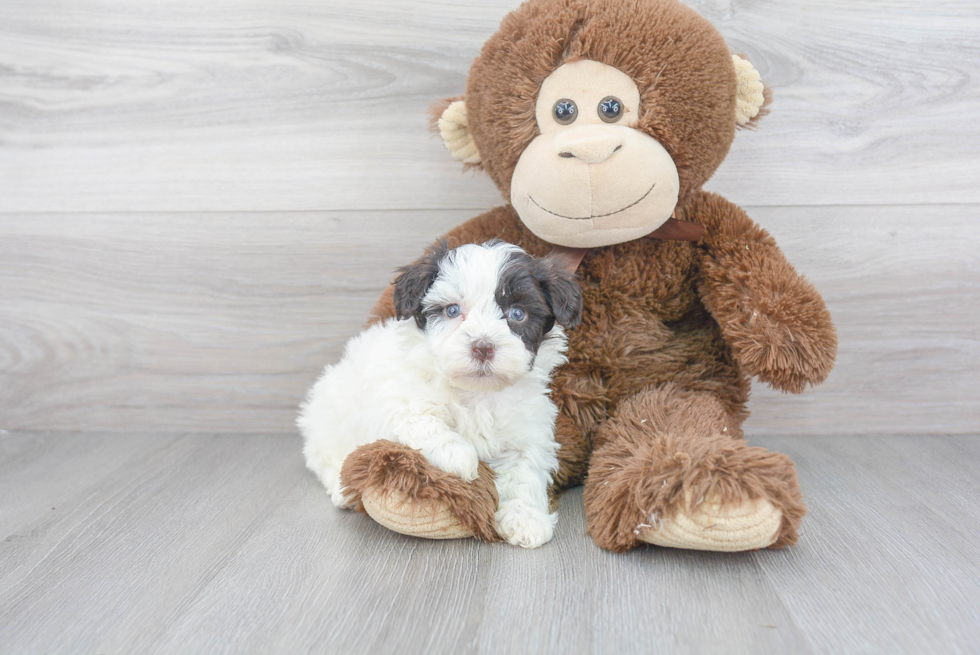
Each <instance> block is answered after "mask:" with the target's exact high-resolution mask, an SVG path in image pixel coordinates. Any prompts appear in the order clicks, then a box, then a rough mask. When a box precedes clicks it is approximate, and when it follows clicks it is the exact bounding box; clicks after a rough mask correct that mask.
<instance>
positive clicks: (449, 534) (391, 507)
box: [361, 491, 473, 539]
mask: <svg viewBox="0 0 980 655" xmlns="http://www.w3.org/2000/svg"><path fill="white" fill-rule="evenodd" d="M361 503H362V504H363V505H364V511H365V512H367V515H368V516H370V517H371V518H372V519H374V520H375V521H376V522H378V523H380V524H381V525H383V526H384V527H386V528H388V529H389V530H393V531H395V532H398V533H401V534H407V535H409V536H411V537H423V538H425V539H462V538H464V537H472V536H473V532H471V531H470V530H468V529H466V528H465V527H463V525H462V524H461V523H460V522H459V519H457V518H456V517H455V516H454V515H453V513H452V512H450V511H449V508H448V507H438V506H428V507H427V506H425V505H420V504H418V503H413V502H411V501H409V499H408V498H405V497H394V494H392V493H388V494H384V495H382V494H376V493H373V492H370V491H366V492H365V493H364V494H363V495H362V496H361Z"/></svg>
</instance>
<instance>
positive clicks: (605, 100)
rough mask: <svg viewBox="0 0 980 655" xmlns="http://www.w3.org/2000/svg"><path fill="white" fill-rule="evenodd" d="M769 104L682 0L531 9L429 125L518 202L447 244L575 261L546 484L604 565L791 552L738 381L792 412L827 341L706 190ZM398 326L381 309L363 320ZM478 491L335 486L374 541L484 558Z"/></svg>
mask: <svg viewBox="0 0 980 655" xmlns="http://www.w3.org/2000/svg"><path fill="white" fill-rule="evenodd" d="M767 98H768V94H767V93H766V92H765V91H764V87H763V85H762V83H761V82H760V81H759V75H758V73H757V72H756V71H755V69H754V68H752V66H751V64H749V63H748V62H747V61H745V60H744V59H741V58H739V57H737V56H733V55H732V54H731V53H730V52H729V50H728V48H727V47H726V45H725V43H724V41H723V40H722V38H721V36H720V34H719V33H718V32H717V31H716V30H715V29H714V28H713V27H712V26H711V25H710V24H709V23H708V22H707V21H706V20H705V19H703V18H702V17H700V16H699V15H697V14H696V13H695V12H694V11H692V10H690V9H689V8H687V7H685V6H684V5H682V4H680V3H679V2H677V1H676V0H602V1H598V0H529V1H528V2H526V3H525V4H523V5H521V7H520V8H518V9H517V10H515V11H514V12H512V13H511V14H510V15H508V16H507V17H506V18H505V19H504V20H503V23H502V24H501V27H500V31H498V32H497V33H496V34H495V35H494V36H493V37H491V38H490V40H489V41H487V43H486V44H485V45H484V47H483V51H482V52H481V54H480V56H479V58H478V59H477V60H476V61H475V62H474V63H473V66H472V68H471V70H470V75H469V78H468V81H467V89H466V96H465V99H463V98H457V99H453V100H452V101H446V102H445V103H443V104H442V105H441V106H440V107H439V109H438V113H439V116H438V127H439V130H440V132H441V134H442V137H443V139H444V141H445V143H446V146H447V147H448V148H449V149H450V151H451V152H452V153H453V155H454V156H456V158H458V159H460V160H462V161H463V162H464V163H465V164H466V165H467V166H471V167H476V168H480V169H482V170H484V171H486V172H487V173H488V174H489V175H490V177H491V178H492V179H493V180H494V182H495V183H496V184H497V186H498V187H499V189H500V190H501V192H502V193H503V195H504V197H505V198H508V199H509V200H510V204H507V205H505V206H503V207H498V208H496V209H492V210H490V211H489V212H487V213H485V214H483V215H480V216H477V217H476V218H474V219H472V220H470V221H468V222H466V223H464V224H463V225H460V226H459V227H457V228H455V229H454V230H452V231H451V232H450V233H449V234H448V235H446V236H445V238H447V239H448V241H449V243H450V245H452V246H456V245H458V244H462V243H468V242H482V241H486V240H488V239H490V238H494V237H496V238H500V239H504V240H506V241H510V242H513V243H516V244H518V245H520V246H521V247H523V248H525V249H526V250H527V251H528V252H530V253H532V254H534V255H545V254H547V253H548V252H550V251H552V250H553V249H554V247H555V245H558V246H566V247H573V248H580V249H585V248H587V249H588V250H587V251H582V253H584V257H583V258H582V260H581V263H580V264H579V265H578V269H577V270H578V274H579V276H580V278H581V282H582V286H583V291H584V298H585V310H584V313H583V317H582V323H581V325H580V326H579V327H578V328H576V329H575V330H572V331H571V332H570V333H569V352H568V355H569V363H568V364H567V365H566V366H565V367H564V368H562V369H561V370H560V371H559V372H558V374H557V375H556V377H555V380H554V384H553V388H554V398H555V401H556V403H557V404H558V407H559V408H560V415H559V418H558V423H557V429H556V437H557V439H558V441H559V442H560V443H561V446H562V447H561V450H560V452H559V457H560V460H561V468H560V470H559V471H558V474H557V476H556V480H555V483H556V490H560V489H562V488H565V487H568V486H570V485H574V484H579V483H583V482H584V484H585V511H586V516H587V521H588V529H589V533H590V534H591V535H592V538H593V539H594V540H595V543H596V544H598V545H599V546H601V547H602V548H607V549H610V550H615V551H624V550H628V549H630V548H632V547H634V546H636V545H637V544H638V543H640V542H648V543H653V544H659V545H662V546H673V547H680V548H697V549H705V550H724V551H737V550H749V549H754V548H763V547H768V546H776V547H780V546H786V545H791V544H793V543H795V542H796V540H797V528H798V527H799V525H800V521H801V519H802V517H803V515H804V513H805V511H806V510H805V507H804V505H803V500H802V495H801V493H800V489H799V485H798V483H797V480H796V473H795V470H794V468H793V463H792V462H791V461H790V460H789V458H788V457H786V456H785V455H782V454H778V453H772V452H769V451H766V450H764V449H762V448H754V447H750V446H748V445H746V443H745V441H744V440H743V436H742V428H741V425H742V422H743V421H744V419H745V418H746V416H747V415H748V412H747V411H746V408H745V405H746V401H747V400H748V396H749V377H750V376H755V377H757V378H758V379H759V380H762V381H763V382H766V383H768V384H770V385H771V386H773V387H775V388H777V389H781V390H785V391H791V392H794V393H798V392H801V391H803V389H804V387H806V385H808V384H810V385H814V384H818V383H819V382H821V381H823V380H824V379H825V378H826V377H827V374H828V372H829V371H830V369H831V367H832V365H833V362H834V358H835V355H836V350H837V339H836V334H835V330H834V326H833V323H832V322H831V319H830V314H829V313H828V311H827V309H826V307H825V305H824V302H823V300H822V299H821V297H820V295H819V293H818V292H817V291H816V289H814V287H813V286H812V285H811V284H810V283H809V282H807V281H806V280H805V279H804V278H803V277H801V276H800V275H799V274H797V272H796V271H795V270H794V269H793V267H792V266H791V265H790V263H789V262H788V261H787V260H786V258H785V257H784V256H783V254H782V252H780V250H779V247H778V246H777V245H776V242H775V241H774V240H773V238H772V237H771V236H769V234H767V233H766V232H765V231H764V230H763V229H762V228H760V227H759V226H758V225H756V224H755V223H754V222H753V221H752V220H751V219H750V218H749V217H748V216H747V215H746V214H745V213H744V212H743V211H742V210H741V209H740V208H739V207H737V206H735V205H733V204H732V203H730V202H728V201H727V200H725V199H724V198H722V197H720V196H717V195H714V194H711V193H707V192H705V191H703V190H702V188H701V187H702V185H703V184H704V183H705V182H706V181H707V180H708V178H709V177H710V176H711V175H712V174H713V173H714V171H715V169H717V168H718V166H719V165H720V164H721V162H722V160H723V159H724V158H725V155H726V154H727V152H728V149H729V147H730V145H731V143H732V139H733V138H734V136H735V129H736V127H737V126H742V125H748V124H751V123H753V122H754V121H755V120H757V119H758V118H759V117H761V116H762V115H763V114H764V113H765V110H764V109H763V107H764V105H765V104H767ZM672 214H673V215H675V216H676V218H677V219H679V220H680V221H684V222H687V223H684V222H682V223H676V222H674V223H668V221H669V220H670V219H671V216H672ZM690 223H694V224H697V227H698V230H697V233H700V231H701V229H702V227H703V236H701V237H700V239H699V240H696V241H688V240H670V239H669V236H670V235H671V232H670V230H668V229H667V228H666V226H669V225H675V226H678V225H679V226H684V225H689V224H690ZM680 232H682V233H683V232H684V230H680ZM651 233H653V234H652V237H653V238H651ZM675 233H676V230H675ZM657 237H660V238H657ZM695 238H696V237H695ZM582 253H580V254H579V256H581V255H582ZM393 315H394V311H393V308H392V304H391V293H390V289H389V290H388V292H386V293H385V294H384V295H383V296H382V298H381V299H380V300H379V301H378V304H377V306H376V307H375V310H374V316H373V318H374V320H379V319H381V318H385V317H389V316H393ZM490 476H491V472H490V471H489V469H487V468H486V467H484V475H483V476H482V477H481V479H479V480H477V481H476V482H474V483H473V484H466V483H464V482H462V480H460V479H458V478H454V476H451V475H448V474H446V473H443V472H442V471H439V470H437V469H435V468H434V467H432V466H430V465H429V464H428V463H427V462H426V461H425V459H424V458H423V457H422V456H421V455H420V454H419V453H417V452H415V451H412V450H410V449H407V448H405V447H402V446H398V445H395V444H393V443H390V442H378V443H375V444H371V445H370V446H366V447H364V448H362V449H361V450H359V451H357V452H355V453H354V454H353V455H351V456H350V457H349V458H348V460H347V462H346V464H345V466H344V471H343V481H344V484H345V485H346V486H347V488H348V491H349V493H351V494H353V495H354V496H355V497H356V498H357V499H358V500H359V501H360V502H361V507H363V508H364V509H365V510H366V511H367V512H368V513H369V514H370V515H371V516H372V517H373V518H374V519H375V520H377V521H378V522H380V523H382V524H383V525H386V526H388V527H390V528H392V529H394V530H398V531H400V532H404V533H407V534H415V535H419V536H427V537H432V538H446V537H459V536H476V537H479V538H482V539H485V540H493V539H494V538H496V534H495V532H494V529H493V514H494V507H495V504H496V497H495V492H494V488H493V483H492V482H491V481H490V480H491V478H490ZM559 538H560V535H559Z"/></svg>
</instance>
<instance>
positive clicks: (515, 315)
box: [507, 307, 527, 323]
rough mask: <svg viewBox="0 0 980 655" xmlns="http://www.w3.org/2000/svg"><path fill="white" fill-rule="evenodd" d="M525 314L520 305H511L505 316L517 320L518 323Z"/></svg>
mask: <svg viewBox="0 0 980 655" xmlns="http://www.w3.org/2000/svg"><path fill="white" fill-rule="evenodd" d="M526 316H527V314H525V313H524V310H523V309H521V308H520V307H511V308H510V311H509V312H507V318H509V319H510V320H512V321H517V322H518V323H520V322H521V321H523V320H524V318H525V317H526Z"/></svg>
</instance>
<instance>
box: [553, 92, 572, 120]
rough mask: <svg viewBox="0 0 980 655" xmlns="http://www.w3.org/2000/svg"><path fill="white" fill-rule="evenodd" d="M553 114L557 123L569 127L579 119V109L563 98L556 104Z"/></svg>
mask: <svg viewBox="0 0 980 655" xmlns="http://www.w3.org/2000/svg"><path fill="white" fill-rule="evenodd" d="M553 113H554V115H555V121H557V122H559V123H561V124H562V125H568V124H569V123H571V122H573V121H574V120H575V119H576V118H577V117H578V107H576V106H575V103H574V102H573V101H571V100H569V99H568V98H562V99H561V100H559V101H558V102H556V103H555V109H554V111H553Z"/></svg>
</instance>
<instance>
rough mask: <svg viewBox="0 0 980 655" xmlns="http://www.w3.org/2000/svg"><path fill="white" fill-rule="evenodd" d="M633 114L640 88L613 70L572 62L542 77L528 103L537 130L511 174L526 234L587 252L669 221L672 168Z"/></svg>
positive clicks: (674, 186)
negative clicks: (533, 101) (532, 101)
mask: <svg viewBox="0 0 980 655" xmlns="http://www.w3.org/2000/svg"><path fill="white" fill-rule="evenodd" d="M639 112H640V92H639V89H638V88H637V86H636V84H635V83H634V82H633V80H632V79H631V78H630V77H629V76H628V75H626V74H625V73H623V72H621V71H619V70H617V69H616V68H613V67H612V66H607V65H606V64H601V63H599V62H596V61H592V60H580V61H576V62H574V63H570V64H564V65H563V66H560V67H559V68H557V69H556V70H555V71H554V72H553V73H551V75H549V76H548V77H547V79H545V81H544V83H543V84H542V85H541V90H540V92H539V93H538V98H537V101H536V104H535V119H536V121H537V125H538V129H539V130H540V134H539V135H538V136H537V137H535V138H534V140H533V141H531V143H530V144H529V145H528V146H527V148H526V149H525V150H524V151H523V152H522V153H521V156H520V158H519V160H518V162H517V166H516V167H515V168H514V174H513V176H512V178H511V193H510V197H511V203H512V204H513V206H514V208H515V209H516V210H517V213H518V214H519V215H520V217H521V220H522V221H523V222H524V224H525V225H526V226H527V227H528V229H530V230H531V231H532V232H533V233H534V234H535V235H537V236H538V237H540V238H541V239H544V240H545V241H548V242H550V243H555V244H558V245H562V246H570V247H574V248H590V247H596V246H606V245H610V244H613V243H620V242H623V241H629V240H631V239H636V238H639V237H642V236H644V235H646V234H649V233H650V232H652V231H654V230H655V229H657V228H658V227H660V226H661V225H662V224H663V223H664V222H665V221H666V220H667V219H668V218H670V215H671V213H672V212H673V211H674V207H675V206H676V205H677V197H678V192H679V189H680V181H679V179H678V174H677V167H676V166H675V165H674V161H673V160H672V159H671V157H670V155H669V154H668V153H667V151H666V150H665V149H664V147H663V146H662V145H660V143H659V142H657V140H656V139H654V138H653V137H651V136H649V135H648V134H646V133H644V132H641V131H640V130H638V129H635V127H634V126H635V125H636V124H637V122H638V120H639Z"/></svg>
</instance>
